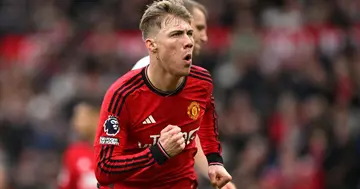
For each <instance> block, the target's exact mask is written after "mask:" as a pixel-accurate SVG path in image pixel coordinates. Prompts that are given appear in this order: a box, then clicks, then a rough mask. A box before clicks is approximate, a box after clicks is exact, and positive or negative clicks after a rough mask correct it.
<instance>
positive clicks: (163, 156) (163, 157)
mask: <svg viewBox="0 0 360 189" xmlns="http://www.w3.org/2000/svg"><path fill="white" fill-rule="evenodd" d="M149 149H150V152H151V153H152V156H153V158H154V159H155V161H156V162H157V163H158V164H159V165H162V164H164V163H165V162H166V161H167V160H168V159H170V156H169V154H167V153H166V151H165V149H164V148H163V146H162V145H161V144H160V142H158V143H156V144H155V145H153V146H151V147H150V148H149Z"/></svg>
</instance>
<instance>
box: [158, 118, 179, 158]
mask: <svg viewBox="0 0 360 189" xmlns="http://www.w3.org/2000/svg"><path fill="white" fill-rule="evenodd" d="M159 143H160V145H161V146H162V147H163V148H164V150H165V152H166V153H167V154H168V155H169V156H170V157H173V156H176V155H177V154H179V153H180V152H181V151H183V150H184V148H185V139H184V137H183V134H182V133H181V129H180V127H178V126H174V125H168V126H167V127H165V128H164V129H163V130H162V131H161V132H160V138H159Z"/></svg>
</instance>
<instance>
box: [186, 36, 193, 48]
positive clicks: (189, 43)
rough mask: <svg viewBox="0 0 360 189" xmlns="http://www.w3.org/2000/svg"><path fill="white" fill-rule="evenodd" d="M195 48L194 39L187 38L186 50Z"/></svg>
mask: <svg viewBox="0 0 360 189" xmlns="http://www.w3.org/2000/svg"><path fill="white" fill-rule="evenodd" d="M193 46H194V39H193V37H191V36H187V37H186V42H185V47H184V48H185V49H187V48H192V47H193Z"/></svg>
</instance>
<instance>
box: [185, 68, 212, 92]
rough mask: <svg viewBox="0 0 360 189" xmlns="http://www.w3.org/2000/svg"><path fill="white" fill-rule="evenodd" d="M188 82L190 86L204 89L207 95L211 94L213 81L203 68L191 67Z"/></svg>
mask: <svg viewBox="0 0 360 189" xmlns="http://www.w3.org/2000/svg"><path fill="white" fill-rule="evenodd" d="M189 80H190V83H191V84H192V85H195V86H196V87H202V88H205V89H206V90H207V91H208V93H211V92H212V90H213V80H212V77H211V74H210V72H209V71H208V70H206V69H205V68H202V67H200V66H195V65H192V66H191V70H190V73H189Z"/></svg>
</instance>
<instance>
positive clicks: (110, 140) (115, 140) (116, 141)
mask: <svg viewBox="0 0 360 189" xmlns="http://www.w3.org/2000/svg"><path fill="white" fill-rule="evenodd" d="M99 142H100V144H108V145H119V139H118V138H112V137H100V140H99Z"/></svg>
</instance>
